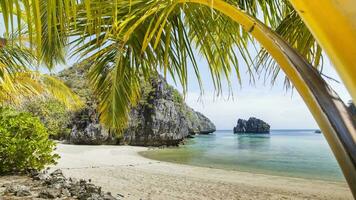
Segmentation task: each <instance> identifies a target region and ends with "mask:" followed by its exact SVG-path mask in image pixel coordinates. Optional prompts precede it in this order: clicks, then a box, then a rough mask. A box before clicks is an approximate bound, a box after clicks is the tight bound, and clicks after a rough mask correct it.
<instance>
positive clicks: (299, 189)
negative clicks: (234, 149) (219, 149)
mask: <svg viewBox="0 0 356 200" xmlns="http://www.w3.org/2000/svg"><path fill="white" fill-rule="evenodd" d="M146 150H148V148H147V147H133V146H79V145H67V144H58V146H57V150H56V152H57V153H58V154H60V155H61V157H62V158H61V159H60V160H59V162H58V165H57V166H55V167H53V168H52V170H55V169H61V170H62V171H63V173H64V174H65V175H66V176H68V177H73V178H77V179H80V178H85V179H91V180H92V181H93V182H94V183H95V184H97V185H101V186H102V187H103V189H104V190H105V191H111V192H112V194H113V195H114V196H115V195H117V194H119V195H118V197H120V198H122V199H283V198H284V199H353V198H352V195H351V192H350V190H349V188H348V187H347V184H346V183H343V182H331V181H324V180H311V179H303V178H294V177H285V176H276V175H266V174H258V173H251V172H242V171H235V170H225V169H215V168H207V167H199V166H190V165H184V164H177V163H170V162H164V161H157V160H151V159H148V158H145V157H143V156H141V155H140V154H139V152H142V151H146Z"/></svg>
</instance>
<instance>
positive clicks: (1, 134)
mask: <svg viewBox="0 0 356 200" xmlns="http://www.w3.org/2000/svg"><path fill="white" fill-rule="evenodd" d="M54 148H55V143H54V142H53V141H51V140H49V139H48V132H47V129H46V128H45V127H44V125H43V124H42V123H41V122H40V120H39V119H38V118H37V117H33V116H32V115H31V114H30V113H26V112H18V111H15V110H13V109H10V108H0V163H1V165H0V174H7V173H22V172H28V171H29V170H41V169H43V168H44V167H45V166H47V165H51V164H55V163H56V160H57V159H58V158H59V156H58V155H57V154H54V153H52V151H53V150H54Z"/></svg>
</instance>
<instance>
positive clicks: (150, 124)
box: [59, 65, 216, 146]
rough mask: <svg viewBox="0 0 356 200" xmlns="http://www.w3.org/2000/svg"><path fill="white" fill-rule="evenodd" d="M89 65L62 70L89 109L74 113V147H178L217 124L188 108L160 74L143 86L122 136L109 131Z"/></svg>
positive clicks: (208, 131)
mask: <svg viewBox="0 0 356 200" xmlns="http://www.w3.org/2000/svg"><path fill="white" fill-rule="evenodd" d="M88 67H89V66H86V65H75V66H73V67H71V68H69V69H66V70H64V71H62V72H61V73H60V74H59V77H60V78H62V79H63V80H64V81H65V82H66V83H67V84H68V85H69V86H70V87H71V88H72V89H73V90H74V92H76V93H77V94H78V95H80V96H81V97H82V98H83V99H85V101H86V106H85V108H84V109H82V110H81V111H79V112H76V113H74V117H73V120H72V123H71V124H72V131H71V134H70V138H69V141H70V142H72V143H75V144H113V143H125V144H129V145H139V146H162V145H178V144H179V143H180V142H181V141H182V140H183V139H184V138H186V137H188V136H189V134H208V133H212V132H214V131H215V129H216V128H215V125H214V124H213V123H212V122H211V121H210V120H209V119H208V118H207V117H205V116H204V115H203V114H201V113H199V112H195V111H194V110H193V109H192V108H190V107H188V106H187V105H186V104H185V103H184V100H183V98H182V96H181V95H180V94H179V92H178V91H177V90H175V89H174V88H173V87H172V86H170V85H169V84H167V82H166V81H165V80H164V79H163V78H162V77H161V76H159V75H157V77H154V78H152V79H151V81H150V83H148V84H144V85H143V86H142V87H143V88H142V97H141V100H140V102H139V104H138V105H137V106H136V107H133V108H132V110H131V112H130V115H129V116H130V118H129V122H128V127H127V128H126V129H125V130H124V131H123V132H124V134H123V137H122V138H119V139H117V138H116V136H115V133H111V132H108V131H107V130H105V129H104V128H103V127H102V126H101V125H100V123H99V120H98V118H99V116H98V113H97V112H96V105H97V103H96V101H95V98H93V93H92V91H91V90H90V89H89V83H88V80H87V79H86V73H87V71H88Z"/></svg>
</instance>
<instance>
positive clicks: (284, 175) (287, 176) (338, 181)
mask: <svg viewBox="0 0 356 200" xmlns="http://www.w3.org/2000/svg"><path fill="white" fill-rule="evenodd" d="M148 151H152V149H147V150H144V151H139V152H137V153H138V155H140V156H142V157H143V158H146V159H149V160H153V161H160V162H166V163H172V164H176V165H184V166H192V167H202V168H209V169H219V170H224V171H231V172H235V171H236V172H241V173H250V174H256V175H266V176H276V177H285V178H296V179H303V180H318V181H325V182H330V183H346V180H345V179H337V180H336V179H334V180H331V179H328V178H321V177H302V176H293V175H292V174H288V173H284V174H283V173H273V172H271V171H268V170H266V171H254V169H252V170H248V169H237V168H223V167H219V166H216V165H209V166H206V165H204V164H202V165H198V164H197V165H194V164H191V165H190V164H185V163H180V162H175V161H166V160H163V159H162V160H160V159H155V158H150V157H149V156H147V155H143V154H145V153H146V152H148Z"/></svg>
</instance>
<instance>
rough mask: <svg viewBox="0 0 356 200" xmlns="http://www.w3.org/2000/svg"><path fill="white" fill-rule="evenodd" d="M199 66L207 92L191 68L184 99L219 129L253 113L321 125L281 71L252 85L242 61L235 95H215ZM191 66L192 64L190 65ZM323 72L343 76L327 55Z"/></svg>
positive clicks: (279, 123)
mask: <svg viewBox="0 0 356 200" xmlns="http://www.w3.org/2000/svg"><path fill="white" fill-rule="evenodd" d="M3 31H4V26H3V25H1V24H0V34H1V35H2V34H3ZM75 62H76V60H74V59H71V60H68V61H67V64H66V65H61V66H57V68H56V69H55V71H60V70H62V69H64V68H67V67H68V66H70V65H72V64H73V63H75ZM198 66H199V68H200V72H201V76H202V78H203V87H204V95H203V96H200V89H199V86H198V83H197V81H196V79H195V76H194V75H193V71H192V70H190V73H189V76H188V85H189V88H188V93H187V96H186V97H185V101H186V103H187V104H188V105H189V106H191V107H192V108H193V109H195V110H197V111H199V112H201V113H203V114H205V115H206V116H207V117H209V118H210V119H211V120H212V121H213V122H214V123H215V125H216V127H217V129H232V128H233V126H234V125H235V124H236V121H237V119H238V118H249V117H250V116H254V117H257V118H261V119H263V120H264V121H266V122H268V123H269V124H271V128H272V129H304V128H305V129H309V128H310V129H314V128H318V126H317V124H316V123H315V121H314V119H313V117H312V115H311V114H310V112H309V110H308V109H307V107H306V106H305V104H304V102H303V100H302V99H301V97H300V96H299V95H298V93H297V91H296V90H294V91H293V92H292V91H291V90H290V91H287V92H286V91H285V90H284V88H283V77H284V75H283V73H280V77H279V79H278V80H277V82H276V84H275V85H274V86H271V85H270V84H269V80H267V81H266V82H265V81H264V80H263V78H262V79H260V80H257V81H256V84H254V85H251V84H250V83H249V75H248V73H247V68H246V67H245V65H243V64H241V66H240V68H241V69H240V72H241V76H242V85H240V84H239V83H238V81H237V78H236V74H233V75H232V76H231V79H232V87H233V98H232V97H229V96H228V91H227V86H226V84H225V87H224V89H223V95H222V96H220V97H216V96H215V95H214V87H213V84H212V81H211V78H210V72H209V70H208V64H207V63H206V61H205V60H204V59H198ZM189 67H190V68H191V66H189ZM323 72H324V74H326V75H328V76H330V77H333V78H335V79H337V80H340V78H339V77H338V75H337V73H336V72H335V71H334V69H333V67H332V65H331V64H330V62H329V60H328V58H327V57H326V56H325V62H324V71H323ZM167 80H168V82H169V83H170V84H172V85H174V82H173V81H172V79H171V77H167ZM329 83H330V84H331V86H332V87H333V88H334V90H335V91H336V92H337V93H338V94H339V95H340V97H341V98H342V99H343V100H344V101H345V102H347V101H348V100H350V99H351V97H350V95H349V94H348V92H347V90H346V89H345V87H344V85H343V84H342V83H336V82H330V81H329ZM176 88H177V89H178V90H180V91H182V90H181V87H180V86H179V85H176Z"/></svg>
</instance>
